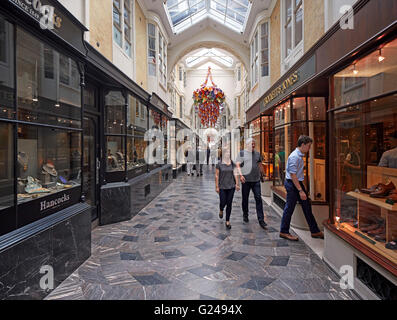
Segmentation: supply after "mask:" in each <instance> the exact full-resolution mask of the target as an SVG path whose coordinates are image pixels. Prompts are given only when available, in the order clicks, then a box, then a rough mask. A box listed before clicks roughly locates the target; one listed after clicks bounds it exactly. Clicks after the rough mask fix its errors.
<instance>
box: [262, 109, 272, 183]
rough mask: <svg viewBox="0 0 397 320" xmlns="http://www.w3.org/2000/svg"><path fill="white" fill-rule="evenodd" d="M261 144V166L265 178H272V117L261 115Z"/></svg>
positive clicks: (268, 179) (267, 179)
mask: <svg viewBox="0 0 397 320" xmlns="http://www.w3.org/2000/svg"><path fill="white" fill-rule="evenodd" d="M261 135H262V138H261V142H262V146H261V154H262V158H263V162H262V165H263V168H264V171H265V180H266V181H272V180H273V171H274V169H273V117H271V116H265V117H262V132H261Z"/></svg>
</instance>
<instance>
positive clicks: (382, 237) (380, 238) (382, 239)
mask: <svg viewBox="0 0 397 320" xmlns="http://www.w3.org/2000/svg"><path fill="white" fill-rule="evenodd" d="M375 240H376V241H379V242H385V241H386V233H381V234H378V235H377V236H375Z"/></svg>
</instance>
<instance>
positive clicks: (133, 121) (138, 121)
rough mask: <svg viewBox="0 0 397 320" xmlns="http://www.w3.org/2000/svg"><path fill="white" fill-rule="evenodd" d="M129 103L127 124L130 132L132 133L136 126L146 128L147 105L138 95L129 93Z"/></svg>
mask: <svg viewBox="0 0 397 320" xmlns="http://www.w3.org/2000/svg"><path fill="white" fill-rule="evenodd" d="M128 101H129V104H128V108H127V125H128V131H127V133H128V134H132V132H133V128H134V127H139V128H142V129H144V130H146V127H147V118H146V106H145V105H143V104H142V103H141V102H140V101H139V100H138V99H137V98H136V97H134V96H132V95H129V99H128Z"/></svg>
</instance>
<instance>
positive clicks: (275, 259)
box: [47, 167, 355, 300]
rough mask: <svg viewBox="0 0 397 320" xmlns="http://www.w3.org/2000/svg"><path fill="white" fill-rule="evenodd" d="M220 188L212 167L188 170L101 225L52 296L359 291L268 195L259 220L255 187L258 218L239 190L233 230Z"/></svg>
mask: <svg viewBox="0 0 397 320" xmlns="http://www.w3.org/2000/svg"><path fill="white" fill-rule="evenodd" d="M214 189H215V187H214V171H213V169H212V168H206V167H205V169H204V176H203V177H188V176H186V175H185V174H182V175H181V176H180V177H178V179H176V180H175V181H174V183H173V184H171V185H170V186H169V187H168V188H167V189H166V190H165V191H164V192H163V193H162V194H160V196H158V197H157V198H156V199H155V200H154V201H153V202H151V203H150V204H149V205H148V206H147V207H146V208H144V209H143V210H142V211H141V212H140V213H139V214H138V215H137V216H135V217H134V218H133V219H132V220H130V221H127V222H122V223H118V224H113V225H108V226H102V227H98V228H96V229H95V230H93V234H92V256H91V257H90V259H88V260H87V261H86V262H85V263H84V264H83V265H82V266H81V267H80V268H79V269H77V270H76V271H75V272H74V273H73V274H72V275H71V276H70V277H69V278H68V279H66V280H65V281H64V282H63V283H62V284H61V285H60V286H59V287H57V288H56V289H55V290H54V291H53V292H52V293H51V294H50V295H49V296H48V297H47V299H51V300H52V299H83V300H84V299H88V300H94V299H95V300H97V299H104V300H109V299H112V300H113V299H133V300H136V299H138V300H139V299H148V300H155V299H162V300H163V299H164V300H184V299H189V300H198V299H205V300H208V299H221V300H223V299H228V300H229V299H230V300H236V299H240V300H242V299H248V300H254V299H255V300H258V299H259V300H280V299H282V300H284V299H285V300H286V299H295V300H296V299H298V300H301V299H302V300H313V299H315V300H342V299H343V300H345V299H349V300H350V299H355V296H354V295H353V294H352V293H351V292H350V291H348V290H342V289H341V288H340V286H339V278H338V276H336V275H335V274H334V273H333V272H332V271H331V270H330V269H329V268H328V267H327V266H326V264H325V263H324V262H322V261H321V259H320V258H319V257H318V256H317V255H316V254H315V253H314V252H313V251H312V250H311V249H310V248H308V247H307V246H306V245H305V244H304V243H303V242H302V241H300V242H297V243H292V242H287V241H286V240H284V239H280V238H279V236H278V235H279V234H278V230H279V225H280V218H279V217H278V216H277V214H276V213H275V212H273V211H272V209H271V208H270V207H268V206H267V205H266V204H265V203H264V206H265V211H266V221H267V223H268V225H269V227H268V230H267V231H265V230H263V229H261V228H260V227H259V225H258V222H257V219H256V213H255V202H254V199H253V195H252V194H251V201H250V222H249V223H244V222H243V221H242V213H241V193H239V192H237V193H236V195H235V198H234V207H233V211H232V218H231V222H232V229H231V230H226V228H225V225H224V221H221V220H220V219H219V217H218V212H219V207H218V206H219V205H218V203H219V201H218V195H217V194H216V193H215V191H214ZM115 210H117V208H115Z"/></svg>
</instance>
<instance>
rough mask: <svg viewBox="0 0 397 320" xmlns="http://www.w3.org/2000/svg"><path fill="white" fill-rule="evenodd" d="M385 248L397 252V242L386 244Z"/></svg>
mask: <svg viewBox="0 0 397 320" xmlns="http://www.w3.org/2000/svg"><path fill="white" fill-rule="evenodd" d="M385 247H386V249H390V250H397V240H394V241H391V242H389V243H386V245H385Z"/></svg>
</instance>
